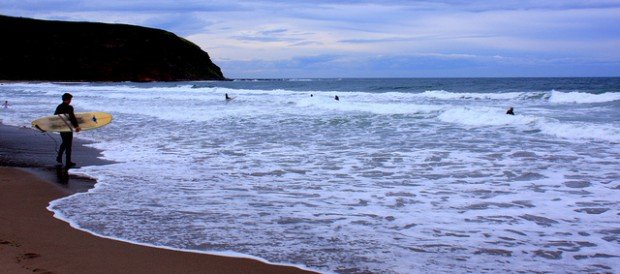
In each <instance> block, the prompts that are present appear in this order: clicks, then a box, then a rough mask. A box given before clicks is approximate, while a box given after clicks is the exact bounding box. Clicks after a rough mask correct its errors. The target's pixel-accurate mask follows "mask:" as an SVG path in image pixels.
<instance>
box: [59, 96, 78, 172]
mask: <svg viewBox="0 0 620 274" xmlns="http://www.w3.org/2000/svg"><path fill="white" fill-rule="evenodd" d="M58 114H69V122H71V125H72V126H73V127H74V128H75V127H78V121H77V119H76V118H75V114H74V113H73V107H72V106H71V105H69V104H65V102H62V104H60V105H58V107H56V111H55V112H54V115H58ZM60 138H61V139H62V144H60V149H58V156H57V157H56V161H57V162H59V163H60V162H62V154H63V153H64V152H65V151H66V154H65V155H66V159H67V161H66V162H65V165H70V164H71V163H72V162H71V147H72V146H73V131H71V132H61V133H60Z"/></svg>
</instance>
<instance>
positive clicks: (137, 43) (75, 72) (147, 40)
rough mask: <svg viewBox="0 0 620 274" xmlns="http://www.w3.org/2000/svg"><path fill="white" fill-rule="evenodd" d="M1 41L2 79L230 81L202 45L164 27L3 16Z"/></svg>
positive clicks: (0, 22) (0, 23) (0, 25)
mask: <svg viewBox="0 0 620 274" xmlns="http://www.w3.org/2000/svg"><path fill="white" fill-rule="evenodd" d="M0 37H2V41H1V42H0V80H27V81H33V80H34V81H39V80H40V81H183V80H225V78H224V75H223V74H222V71H221V70H220V68H219V67H218V66H217V65H215V64H214V63H213V62H211V59H210V57H209V54H207V53H206V52H204V51H203V50H201V49H200V47H198V46H196V45H195V44H193V43H192V42H190V41H187V40H185V39H183V38H180V37H178V36H176V35H174V34H173V33H170V32H167V31H164V30H159V29H153V28H145V27H139V26H132V25H123V24H104V23H88V22H64V21H46V20H35V19H26V18H16V17H8V16H0Z"/></svg>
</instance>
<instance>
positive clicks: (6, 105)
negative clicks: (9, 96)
mask: <svg viewBox="0 0 620 274" xmlns="http://www.w3.org/2000/svg"><path fill="white" fill-rule="evenodd" d="M9 106H11V105H9V101H4V104H2V107H4V108H9Z"/></svg>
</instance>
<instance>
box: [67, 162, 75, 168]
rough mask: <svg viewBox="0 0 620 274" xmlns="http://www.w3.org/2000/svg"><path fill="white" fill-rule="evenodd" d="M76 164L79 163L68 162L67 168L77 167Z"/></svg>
mask: <svg viewBox="0 0 620 274" xmlns="http://www.w3.org/2000/svg"><path fill="white" fill-rule="evenodd" d="M76 165H77V164H76V163H74V162H71V163H68V164H67V168H70V167H75V166H76Z"/></svg>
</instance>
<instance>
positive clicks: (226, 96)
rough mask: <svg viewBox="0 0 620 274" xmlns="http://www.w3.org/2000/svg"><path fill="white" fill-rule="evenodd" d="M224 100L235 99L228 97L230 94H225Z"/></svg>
mask: <svg viewBox="0 0 620 274" xmlns="http://www.w3.org/2000/svg"><path fill="white" fill-rule="evenodd" d="M224 98H226V101H230V100H232V99H233V98H230V97H228V93H226V94H224Z"/></svg>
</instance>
